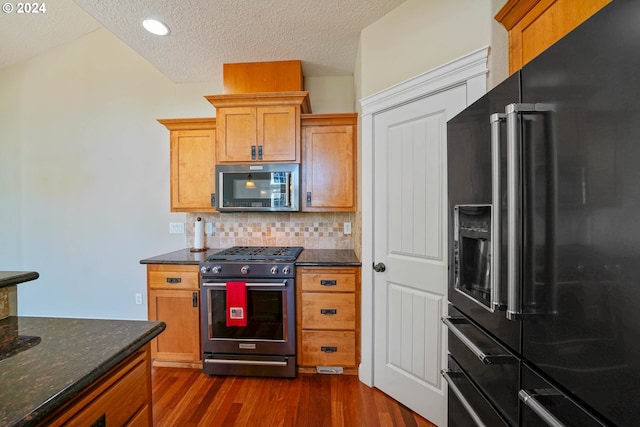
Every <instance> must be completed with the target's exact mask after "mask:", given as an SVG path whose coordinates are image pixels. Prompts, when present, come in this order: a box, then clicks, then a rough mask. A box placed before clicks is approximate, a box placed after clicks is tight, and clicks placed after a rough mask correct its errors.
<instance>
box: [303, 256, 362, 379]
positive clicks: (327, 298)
mask: <svg viewBox="0 0 640 427" xmlns="http://www.w3.org/2000/svg"><path fill="white" fill-rule="evenodd" d="M296 284H297V291H296V310H297V313H296V316H297V317H296V319H297V320H296V323H297V328H296V329H297V336H296V339H297V347H298V372H300V373H314V372H317V369H318V368H320V369H323V368H324V369H325V370H326V371H327V372H332V371H334V370H335V368H341V369H342V370H343V373H345V374H354V375H355V374H357V367H358V364H359V363H360V315H359V313H360V268H359V267H298V268H297V272H296Z"/></svg>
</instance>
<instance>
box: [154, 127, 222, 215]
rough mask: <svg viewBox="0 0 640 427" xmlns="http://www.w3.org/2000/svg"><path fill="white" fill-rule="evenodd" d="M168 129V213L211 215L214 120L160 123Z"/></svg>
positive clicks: (214, 182) (214, 183)
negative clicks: (169, 165)
mask: <svg viewBox="0 0 640 427" xmlns="http://www.w3.org/2000/svg"><path fill="white" fill-rule="evenodd" d="M160 123H162V124H164V125H165V126H166V127H167V128H168V129H169V130H170V132H171V133H170V150H171V156H170V157H171V167H170V173H171V211H172V212H215V207H214V206H212V203H211V199H212V197H211V195H212V194H213V193H215V191H216V179H215V164H216V148H215V136H216V126H215V119H167V120H160Z"/></svg>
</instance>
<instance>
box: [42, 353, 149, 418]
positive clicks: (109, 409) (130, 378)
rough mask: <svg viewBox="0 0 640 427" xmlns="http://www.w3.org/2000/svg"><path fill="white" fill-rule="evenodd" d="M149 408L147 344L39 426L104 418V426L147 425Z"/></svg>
mask: <svg viewBox="0 0 640 427" xmlns="http://www.w3.org/2000/svg"><path fill="white" fill-rule="evenodd" d="M151 411H152V410H151V367H150V358H149V345H148V344H147V345H145V346H144V347H143V348H141V349H140V350H138V351H137V352H136V353H134V354H133V355H131V356H129V357H128V358H127V359H126V360H125V361H123V362H122V363H120V364H119V365H118V366H116V367H115V368H113V369H111V370H110V371H108V372H107V373H106V374H104V375H103V376H102V377H100V379H98V380H97V381H95V382H94V383H93V384H91V385H90V386H89V387H87V389H86V390H85V391H83V392H82V393H81V394H80V395H79V396H78V397H76V398H75V399H73V400H72V401H71V402H69V403H68V404H66V405H64V406H63V407H62V408H60V410H58V411H57V413H55V414H54V415H53V416H52V417H51V418H49V419H48V420H46V421H45V422H44V423H43V425H47V426H52V427H56V426H61V425H64V426H78V427H85V426H89V425H100V424H97V423H100V422H101V421H104V423H105V425H108V426H134V427H142V426H146V427H149V426H151V425H152V423H151V420H152V419H153V417H152V413H151ZM94 423H96V424H94Z"/></svg>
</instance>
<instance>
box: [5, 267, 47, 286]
mask: <svg viewBox="0 0 640 427" xmlns="http://www.w3.org/2000/svg"><path fill="white" fill-rule="evenodd" d="M38 277H40V275H39V274H38V273H36V272H35V271H0V288H4V287H5V286H12V285H17V284H19V283H24V282H29V281H31V280H36V279H37V278H38Z"/></svg>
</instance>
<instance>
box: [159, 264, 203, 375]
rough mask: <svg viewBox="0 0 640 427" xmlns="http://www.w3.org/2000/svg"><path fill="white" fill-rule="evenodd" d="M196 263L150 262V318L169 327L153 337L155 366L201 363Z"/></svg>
mask: <svg viewBox="0 0 640 427" xmlns="http://www.w3.org/2000/svg"><path fill="white" fill-rule="evenodd" d="M199 290H200V285H199V277H198V266H197V265H177V264H148V265H147V291H148V300H149V320H162V321H163V322H165V323H166V325H167V328H166V329H165V330H164V332H163V333H162V334H160V335H158V337H156V338H154V339H153V340H152V341H151V357H152V358H153V364H154V366H173V367H192V368H201V367H202V351H201V344H200V293H199Z"/></svg>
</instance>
